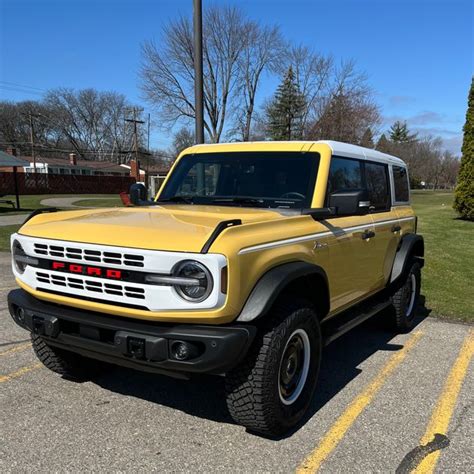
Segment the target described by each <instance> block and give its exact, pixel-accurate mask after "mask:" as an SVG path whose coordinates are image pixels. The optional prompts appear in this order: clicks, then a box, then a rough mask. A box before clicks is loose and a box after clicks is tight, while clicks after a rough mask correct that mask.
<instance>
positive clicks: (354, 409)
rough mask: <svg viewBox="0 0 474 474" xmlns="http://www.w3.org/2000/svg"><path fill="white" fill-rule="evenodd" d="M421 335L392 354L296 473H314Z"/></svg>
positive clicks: (411, 339)
mask: <svg viewBox="0 0 474 474" xmlns="http://www.w3.org/2000/svg"><path fill="white" fill-rule="evenodd" d="M421 335H422V333H421V332H415V333H413V334H412V336H411V337H410V339H408V341H407V342H406V343H405V346H404V347H403V349H401V350H400V351H398V352H396V353H395V354H393V355H392V356H391V357H390V359H389V360H388V362H387V363H386V364H385V365H384V367H383V368H382V370H381V371H380V372H379V373H378V374H377V375H376V376H375V378H374V379H373V380H372V381H371V382H370V383H369V385H367V387H366V388H365V389H364V391H363V392H362V393H361V394H360V395H358V396H357V397H356V398H355V399H354V400H353V401H352V402H351V403H350V405H349V406H348V407H347V408H346V409H345V411H344V413H342V415H341V416H340V417H339V418H338V419H337V420H336V422H335V423H334V424H333V425H332V427H331V428H330V429H329V431H328V432H327V433H326V434H325V435H324V437H323V439H322V440H321V442H320V443H319V445H318V446H317V447H316V448H315V449H314V451H313V452H312V453H310V454H309V455H308V456H307V457H306V459H305V460H304V461H303V462H302V463H301V465H300V466H299V467H298V469H297V473H306V472H316V471H317V470H318V469H319V467H320V466H321V464H322V463H323V462H324V461H325V460H326V459H327V458H328V456H329V455H330V454H331V453H332V452H333V451H334V449H335V448H336V447H337V445H338V444H339V442H340V441H341V439H342V438H343V437H344V435H345V434H346V433H347V431H348V430H349V428H350V427H351V426H352V425H353V424H354V422H355V421H356V420H357V418H358V417H359V415H360V414H361V413H362V411H363V410H364V409H365V408H366V407H367V406H368V405H369V403H371V402H372V400H373V399H374V397H375V395H377V393H378V392H379V390H380V389H381V388H382V386H383V384H384V383H385V381H386V380H387V378H388V376H389V375H390V374H391V373H392V372H393V371H394V370H395V369H396V368H397V367H398V366H399V365H400V364H401V363H402V362H403V360H404V359H405V357H406V356H407V354H408V352H409V351H410V350H411V349H412V348H413V346H414V345H415V344H416V343H417V342H418V340H419V339H420V337H421Z"/></svg>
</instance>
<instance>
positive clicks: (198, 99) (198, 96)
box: [194, 0, 204, 143]
mask: <svg viewBox="0 0 474 474" xmlns="http://www.w3.org/2000/svg"><path fill="white" fill-rule="evenodd" d="M194 109H195V113H196V122H195V127H196V129H195V130H196V131H195V135H196V136H195V140H196V143H204V96H203V77H202V0H194Z"/></svg>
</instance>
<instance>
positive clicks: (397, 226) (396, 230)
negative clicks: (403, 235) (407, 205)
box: [392, 225, 402, 233]
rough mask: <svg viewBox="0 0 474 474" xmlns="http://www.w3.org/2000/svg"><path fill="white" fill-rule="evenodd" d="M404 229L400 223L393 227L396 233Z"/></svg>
mask: <svg viewBox="0 0 474 474" xmlns="http://www.w3.org/2000/svg"><path fill="white" fill-rule="evenodd" d="M401 230H402V228H401V227H400V226H399V225H394V226H393V227H392V232H393V233H395V232H400V231H401Z"/></svg>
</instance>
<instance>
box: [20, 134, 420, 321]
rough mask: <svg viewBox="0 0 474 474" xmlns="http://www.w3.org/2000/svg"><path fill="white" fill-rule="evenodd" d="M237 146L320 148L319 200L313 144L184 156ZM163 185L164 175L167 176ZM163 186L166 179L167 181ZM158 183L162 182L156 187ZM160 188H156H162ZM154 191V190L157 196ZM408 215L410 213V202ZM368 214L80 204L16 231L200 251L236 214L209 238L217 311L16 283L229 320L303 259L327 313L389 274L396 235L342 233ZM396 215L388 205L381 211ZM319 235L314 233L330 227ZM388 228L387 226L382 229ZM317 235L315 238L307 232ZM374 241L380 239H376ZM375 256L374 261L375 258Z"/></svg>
mask: <svg viewBox="0 0 474 474" xmlns="http://www.w3.org/2000/svg"><path fill="white" fill-rule="evenodd" d="M236 151H256V152H258V151H292V152H314V153H318V154H319V156H320V159H319V168H318V176H317V180H316V183H315V188H314V193H313V196H312V206H313V207H322V206H324V202H325V196H326V184H327V178H328V173H329V168H330V163H331V149H330V147H329V146H328V145H327V144H324V143H315V142H261V143H252V142H247V143H229V144H219V145H196V146H193V147H191V148H188V149H187V150H185V151H184V152H183V153H182V154H181V155H180V156H179V157H178V159H177V160H176V162H175V163H174V165H173V168H172V169H171V172H170V173H169V176H170V175H171V174H172V173H173V170H174V167H175V166H176V165H177V163H178V162H179V160H180V159H181V158H182V157H183V156H184V155H185V154H192V153H227V152H236ZM165 183H166V181H165ZM165 185H166V184H165ZM161 189H163V186H162V187H161ZM159 192H161V191H159ZM158 196H159V193H158V195H157V198H158ZM406 213H407V215H408V214H410V213H411V214H413V210H411V208H410V207H409V206H408V207H407V209H406ZM373 216H374V215H372V214H370V215H369V214H368V215H365V216H347V217H335V218H331V219H327V220H325V221H315V220H314V219H313V218H312V217H310V216H307V215H299V214H291V215H284V214H282V213H280V212H278V211H277V210H272V209H257V208H240V207H238V208H237V207H229V206H222V207H217V206H204V205H194V206H185V205H166V206H156V207H154V206H152V207H139V208H134V207H131V208H112V209H83V210H75V211H62V212H57V213H48V214H46V213H45V214H40V215H38V216H36V217H34V218H33V219H31V220H30V221H28V223H27V224H25V225H24V226H23V227H22V228H21V229H20V231H19V232H20V233H21V234H23V235H27V236H31V237H40V238H48V239H55V240H59V241H65V242H67V241H72V242H82V243H94V244H99V245H112V246H117V247H124V248H127V247H129V248H135V249H151V250H164V251H180V252H190V254H189V258H192V254H191V252H193V253H198V252H199V251H200V250H201V248H202V247H203V245H204V243H205V242H206V241H207V240H208V238H209V237H210V235H211V233H212V231H213V230H214V229H215V227H216V225H217V223H218V222H220V221H223V220H228V219H241V220H242V223H243V225H239V226H233V227H230V228H228V229H226V230H224V231H223V232H222V233H221V234H220V236H219V237H218V238H217V240H216V241H215V242H214V243H213V244H212V246H211V249H210V253H217V254H222V255H224V256H225V257H226V258H227V261H228V292H227V296H226V300H225V302H224V304H223V305H222V307H220V308H218V309H214V310H196V311H160V312H151V311H146V310H139V309H131V308H124V307H119V306H114V305H113V304H106V303H97V302H89V301H86V300H82V299H75V298H73V297H65V296H60V295H54V294H51V293H45V292H41V291H37V290H35V289H33V288H29V287H28V286H27V285H25V284H24V283H21V282H18V283H19V284H20V286H21V287H22V288H23V289H25V290H26V291H28V292H29V293H31V294H33V295H34V296H36V297H37V298H39V299H41V300H44V301H49V302H53V303H58V304H64V305H67V306H73V307H76V308H81V309H85V310H91V311H98V312H102V313H108V314H114V315H117V316H126V317H132V318H138V319H147V320H152V321H162V322H195V323H208V324H226V323H230V322H232V321H233V320H235V318H236V317H237V316H238V315H239V313H240V311H241V310H242V307H243V305H244V303H245V302H246V301H247V299H248V297H249V295H250V293H251V291H252V289H253V288H254V286H255V284H256V283H257V281H258V280H259V279H260V278H261V277H262V276H263V275H264V274H265V273H266V272H267V271H269V270H270V269H272V268H273V267H276V266H278V265H281V264H284V263H289V262H295V261H302V262H307V263H312V264H316V265H319V266H321V267H322V268H323V269H324V270H325V271H326V274H327V276H328V281H329V285H330V289H331V291H330V296H331V301H330V315H331V316H332V315H334V314H336V313H338V312H340V311H342V310H344V309H345V308H347V307H348V306H352V305H354V304H356V303H357V302H358V301H360V300H362V299H364V298H366V297H368V296H370V295H371V294H373V293H375V292H377V291H379V290H381V289H382V288H383V287H384V286H385V284H386V282H387V279H388V276H389V273H390V271H389V270H388V266H389V265H390V269H391V264H392V262H393V258H394V255H395V251H396V245H395V244H398V240H397V239H399V236H395V237H393V236H392V234H391V233H390V234H387V236H388V235H390V238H391V239H392V240H393V245H391V247H390V249H389V250H388V251H387V252H386V254H384V255H385V260H384V259H383V256H382V255H381V252H382V249H381V248H379V249H378V250H379V252H378V253H377V248H378V247H377V245H379V246H380V245H381V244H380V242H382V240H381V239H380V238H379V239H377V238H376V239H369V240H362V239H361V233H362V230H361V229H359V230H358V231H353V232H352V231H343V230H341V229H342V228H344V227H350V226H367V229H370V228H371V227H372V226H373ZM384 217H386V218H387V219H397V214H396V211H395V209H394V208H393V209H392V210H391V211H389V212H386V213H384ZM328 231H330V232H331V234H330V235H326V236H325V237H318V236H317V234H318V233H328ZM387 232H390V229H388V230H387ZM313 235H314V238H313V237H311V236H313ZM305 236H310V237H311V238H309V239H308V240H305V241H303V242H297V243H292V244H289V245H284V246H281V247H276V248H267V249H261V250H258V251H255V252H252V253H245V254H240V253H239V252H240V251H241V250H242V249H245V248H248V247H252V246H255V245H260V244H266V243H272V242H275V241H279V240H285V239H292V238H297V237H305ZM377 241H379V243H377ZM375 255H378V256H379V258H378V260H377V259H375V258H373V256H375Z"/></svg>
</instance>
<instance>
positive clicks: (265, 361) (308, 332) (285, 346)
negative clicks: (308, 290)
mask: <svg viewBox="0 0 474 474" xmlns="http://www.w3.org/2000/svg"><path fill="white" fill-rule="evenodd" d="M272 312H273V316H272V317H271V318H270V319H269V320H268V321H266V322H265V325H264V326H263V327H262V328H261V329H260V331H259V333H258V335H257V338H256V340H255V342H254V344H253V346H252V348H251V350H250V352H249V354H248V355H247V357H246V359H245V360H244V361H243V362H242V363H241V364H240V365H239V366H238V367H236V368H235V369H233V370H232V371H231V372H230V373H229V374H227V377H226V393H227V406H228V409H229V412H230V414H231V416H232V418H233V419H234V421H236V422H237V423H239V424H241V425H244V426H245V427H247V428H248V429H249V430H251V431H254V432H258V433H261V434H264V435H266V436H278V435H281V434H283V433H285V432H286V431H288V430H289V429H291V428H292V427H294V426H295V425H296V424H297V423H298V422H299V421H300V420H301V419H302V418H303V416H304V414H305V413H306V411H307V409H308V407H309V404H310V403H311V399H312V397H313V393H314V389H315V387H316V381H317V378H318V373H319V366H320V360H321V346H322V344H321V331H320V327H319V322H318V319H317V316H316V313H315V312H314V310H313V309H312V307H311V305H310V304H309V303H308V302H306V301H296V302H293V301H291V300H289V299H285V300H281V301H280V302H279V303H277V304H276V305H275V307H274V308H273V310H272Z"/></svg>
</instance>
